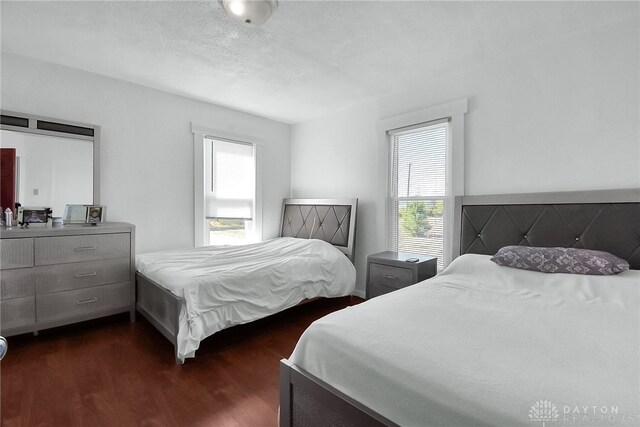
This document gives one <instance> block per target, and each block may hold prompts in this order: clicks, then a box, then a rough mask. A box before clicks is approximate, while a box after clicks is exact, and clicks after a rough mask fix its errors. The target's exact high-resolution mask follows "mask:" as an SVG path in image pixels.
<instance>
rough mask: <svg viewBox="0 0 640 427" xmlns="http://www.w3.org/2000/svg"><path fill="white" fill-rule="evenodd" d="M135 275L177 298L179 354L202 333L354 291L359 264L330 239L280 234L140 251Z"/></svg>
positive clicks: (189, 353) (191, 348)
mask: <svg viewBox="0 0 640 427" xmlns="http://www.w3.org/2000/svg"><path fill="white" fill-rule="evenodd" d="M136 269H137V270H138V272H140V273H141V274H143V275H144V276H146V277H147V278H149V279H151V280H153V281H154V282H155V283H157V284H159V285H160V286H162V287H164V288H166V289H167V290H169V291H170V292H172V293H173V294H174V295H176V296H178V297H180V298H181V299H182V300H183V302H184V304H183V307H182V309H181V312H180V319H179V331H178V342H177V353H178V358H179V359H181V360H184V358H185V357H193V356H194V353H195V350H197V348H198V346H199V343H200V341H201V340H203V339H204V338H206V337H208V336H210V335H212V334H214V333H216V332H218V331H220V330H222V329H225V328H227V327H229V326H233V325H238V324H242V323H247V322H251V321H253V320H256V319H261V318H263V317H265V316H268V315H270V314H274V313H277V312H280V311H282V310H284V309H286V308H289V307H292V306H294V305H296V304H298V303H300V302H301V301H302V300H304V299H309V298H315V297H338V296H345V295H350V294H351V293H352V292H353V289H354V288H355V278H356V275H355V268H354V266H353V264H352V263H351V262H350V261H349V259H348V258H347V257H346V256H345V255H344V254H343V253H342V252H340V251H339V250H338V249H337V248H335V247H333V246H332V245H331V244H329V243H327V242H324V241H322V240H315V239H296V238H292V237H282V238H277V239H272V240H267V241H264V242H260V243H255V244H250V245H243V246H206V247H201V248H195V249H193V248H192V249H186V250H177V251H164V252H155V253H147V254H141V255H138V256H137V257H136Z"/></svg>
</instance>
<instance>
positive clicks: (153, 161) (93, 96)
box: [0, 52, 291, 252]
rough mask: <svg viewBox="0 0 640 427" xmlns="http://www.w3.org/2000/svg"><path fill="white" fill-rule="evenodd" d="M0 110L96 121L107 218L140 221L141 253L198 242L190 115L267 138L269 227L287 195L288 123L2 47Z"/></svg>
mask: <svg viewBox="0 0 640 427" xmlns="http://www.w3.org/2000/svg"><path fill="white" fill-rule="evenodd" d="M0 80H1V85H2V87H1V92H0V94H1V98H0V106H1V108H2V109H6V110H10V111H17V112H24V113H31V114H36V115H40V116H47V117H53V118H58V119H66V120H72V121H78V122H84V123H91V124H97V125H100V126H101V127H102V129H101V147H100V148H101V150H100V151H101V153H100V154H101V159H100V163H101V198H100V202H101V203H102V204H104V205H106V206H107V207H108V208H107V219H108V220H109V221H126V222H131V223H133V224H135V225H136V227H137V234H136V248H137V252H147V251H154V250H162V249H168V248H178V247H190V246H192V245H193V139H192V133H191V121H193V122H195V123H197V124H198V125H200V126H203V127H208V128H214V129H221V130H225V131H229V132H233V133H236V134H244V135H255V136H257V137H259V138H260V139H261V140H262V141H263V142H264V147H263V149H262V154H263V160H264V170H263V178H264V182H263V233H264V237H265V238H268V237H274V236H276V235H277V233H278V223H279V221H280V213H281V207H282V198H284V197H288V196H289V193H290V163H291V157H290V126H289V125H286V124H283V123H280V122H276V121H273V120H268V119H264V118H261V117H258V116H254V115H250V114H246V113H242V112H239V111H236V110H231V109H229V108H224V107H220V106H216V105H212V104H207V103H204V102H199V101H195V100H191V99H188V98H184V97H180V96H176V95H171V94H168V93H165V92H161V91H158V90H154V89H149V88H146V87H143V86H139V85H135V84H130V83H126V82H124V81H120V80H116V79H111V78H107V77H103V76H100V75H97V74H92V73H88V72H84V71H80V70H76V69H72V68H67V67H62V66H58V65H54V64H51V63H46V62H42V61H38V60H33V59H29V58H25V57H22V56H17V55H13V54H6V53H4V52H3V53H2V64H1V74H0Z"/></svg>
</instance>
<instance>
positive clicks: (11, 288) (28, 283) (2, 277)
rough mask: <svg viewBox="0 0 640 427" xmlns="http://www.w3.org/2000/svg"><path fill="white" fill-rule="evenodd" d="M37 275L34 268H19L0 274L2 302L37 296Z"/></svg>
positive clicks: (0, 297)
mask: <svg viewBox="0 0 640 427" xmlns="http://www.w3.org/2000/svg"><path fill="white" fill-rule="evenodd" d="M35 286H36V275H35V270H34V269H33V268H17V269H15V270H4V271H3V272H2V273H0V300H6V299H11V298H20V297H29V296H34V295H35Z"/></svg>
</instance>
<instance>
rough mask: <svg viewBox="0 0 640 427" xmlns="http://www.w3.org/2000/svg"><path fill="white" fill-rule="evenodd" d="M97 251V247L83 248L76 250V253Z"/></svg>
mask: <svg viewBox="0 0 640 427" xmlns="http://www.w3.org/2000/svg"><path fill="white" fill-rule="evenodd" d="M95 250H96V247H95V246H83V247H80V248H76V249H75V251H76V252H80V251H95Z"/></svg>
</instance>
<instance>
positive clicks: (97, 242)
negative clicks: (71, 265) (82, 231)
mask: <svg viewBox="0 0 640 427" xmlns="http://www.w3.org/2000/svg"><path fill="white" fill-rule="evenodd" d="M129 255H130V240H129V234H128V233H118V234H92V235H82V236H63V237H42V238H37V239H36V241H35V264H36V265H50V264H59V263H67V262H78V261H92V260H98V259H109V258H120V257H125V256H129Z"/></svg>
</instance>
